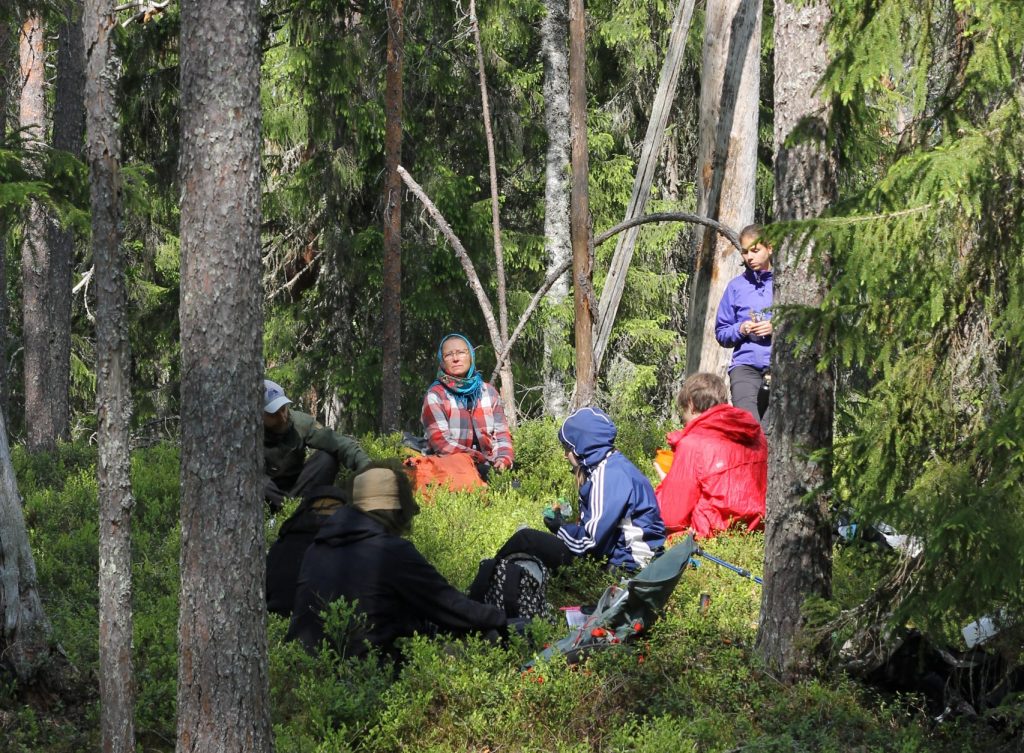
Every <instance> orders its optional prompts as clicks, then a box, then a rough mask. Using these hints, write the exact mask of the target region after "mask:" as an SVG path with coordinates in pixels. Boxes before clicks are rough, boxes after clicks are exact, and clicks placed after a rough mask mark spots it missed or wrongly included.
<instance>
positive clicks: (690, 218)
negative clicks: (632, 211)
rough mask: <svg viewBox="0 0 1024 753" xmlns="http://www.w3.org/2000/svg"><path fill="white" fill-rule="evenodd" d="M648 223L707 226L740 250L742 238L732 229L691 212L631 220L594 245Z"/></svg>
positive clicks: (597, 239)
mask: <svg viewBox="0 0 1024 753" xmlns="http://www.w3.org/2000/svg"><path fill="white" fill-rule="evenodd" d="M648 222H692V223H694V224H697V225H706V226H707V227H709V228H711V229H713V230H717V231H718V232H719V233H721V234H722V235H723V236H725V239H726V240H728V241H729V243H731V244H732V245H734V246H735V247H736V248H737V250H739V249H740V236H739V234H738V233H737V232H736V231H735V230H733V229H732V228H731V227H729V226H728V225H723V224H722V223H721V222H718V221H717V220H712V219H711V218H710V217H703V216H701V215H699V214H690V213H689V212H652V213H651V214H645V215H644V216H643V217H634V218H633V219H631V220H626V221H625V222H622V223H619V224H618V225H616V226H615V227H612V228H610V229H608V230H605V231H604V232H603V233H601V234H600V235H599V236H597V238H595V239H594V245H595V246H600V245H601V244H602V243H604V242H605V241H606V240H608V239H609V238H612V237H614V236H616V235H618V234H619V233H621V232H622V231H623V230H628V229H629V228H631V227H636V226H637V225H646V224H647V223H648Z"/></svg>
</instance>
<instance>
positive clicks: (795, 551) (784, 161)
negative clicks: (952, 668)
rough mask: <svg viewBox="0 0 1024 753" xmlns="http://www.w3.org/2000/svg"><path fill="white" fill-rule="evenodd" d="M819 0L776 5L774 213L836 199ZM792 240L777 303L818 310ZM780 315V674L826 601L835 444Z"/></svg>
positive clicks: (768, 550) (773, 598) (811, 276)
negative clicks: (810, 609) (805, 618)
mask: <svg viewBox="0 0 1024 753" xmlns="http://www.w3.org/2000/svg"><path fill="white" fill-rule="evenodd" d="M828 17H829V10H828V6H827V4H826V3H825V2H823V1H822V0H818V2H814V3H808V4H804V5H803V6H802V7H799V8H798V7H796V5H795V4H794V3H793V2H790V1H789V0H778V2H776V4H775V217H776V219H777V220H794V219H808V218H812V217H816V216H818V215H819V214H821V212H822V211H823V210H824V209H825V208H826V207H828V206H829V204H830V203H831V202H832V201H834V199H835V196H836V162H835V159H834V156H833V155H832V154H831V153H830V152H829V149H828V147H827V146H826V145H825V144H824V142H823V138H824V133H825V124H826V121H827V119H828V110H827V106H826V105H825V104H824V103H823V102H821V100H820V99H819V98H818V97H817V96H816V94H815V87H816V86H817V84H818V81H819V80H820V79H821V76H822V75H823V74H824V71H825V66H826V64H827V51H826V48H825V43H824V38H823V35H824V29H825V25H826V23H827V21H828ZM801 121H804V123H803V124H802V125H803V127H805V126H806V124H807V123H809V122H813V123H814V124H815V126H816V127H817V128H818V129H819V131H820V135H821V137H822V138H821V139H820V140H811V141H807V140H803V141H801V142H800V143H798V144H795V145H787V144H786V139H787V138H788V137H789V136H790V134H791V133H792V132H793V130H794V128H796V127H797V124H798V123H801ZM801 246H802V244H801V242H800V239H799V238H788V239H786V241H785V242H784V243H782V244H781V246H780V247H779V248H778V249H777V250H776V253H775V258H774V262H775V263H774V273H775V278H774V285H775V288H774V305H775V306H793V305H804V306H816V305H818V304H820V303H821V301H822V300H823V298H824V295H825V292H826V288H825V283H824V280H823V279H822V277H821V276H820V274H819V273H818V271H817V270H816V269H815V268H814V267H812V264H811V261H812V259H811V256H812V255H811V252H812V249H811V248H801ZM788 331H789V327H788V326H787V323H786V320H785V317H781V318H779V319H778V324H777V326H776V327H775V331H774V332H773V336H772V393H771V411H770V414H771V416H772V417H773V418H772V421H773V425H772V426H771V427H769V429H770V436H771V444H770V453H769V464H768V512H767V517H766V524H765V526H766V527H765V570H764V572H765V576H764V589H763V595H762V601H761V620H760V626H759V629H758V635H757V645H758V648H759V650H760V651H761V653H762V655H763V656H764V658H765V660H766V662H767V663H768V665H769V666H771V667H773V668H775V669H776V670H778V671H780V672H781V673H782V674H783V675H784V676H786V677H792V676H794V675H797V674H800V673H801V672H802V671H804V670H805V669H806V666H807V659H808V657H806V656H805V655H804V652H803V651H802V650H801V648H800V646H799V644H798V642H797V641H796V640H795V638H796V636H797V634H798V632H799V630H800V627H801V625H802V619H801V613H800V612H801V607H802V605H803V603H804V600H805V599H806V598H807V597H808V596H821V597H828V596H829V595H830V593H831V583H832V534H831V526H830V524H829V513H828V503H827V499H826V495H825V493H824V491H823V490H824V488H825V486H826V485H827V483H828V481H829V475H830V468H829V467H828V465H826V464H824V463H823V462H822V461H820V460H818V459H812V454H814V453H818V452H820V451H822V450H826V451H827V450H829V449H830V448H831V445H832V418H833V404H834V398H835V394H834V393H835V388H834V384H833V378H832V374H831V372H830V371H828V370H826V371H824V372H820V373H819V372H818V370H817V369H816V368H815V366H816V364H817V363H818V362H819V361H820V359H821V355H822V345H821V344H815V345H814V346H812V347H810V348H807V349H805V350H802V351H797V349H796V347H795V343H794V342H793V341H792V340H791V339H790V338H789V337H787V334H788Z"/></svg>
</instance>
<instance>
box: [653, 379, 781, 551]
mask: <svg viewBox="0 0 1024 753" xmlns="http://www.w3.org/2000/svg"><path fill="white" fill-rule="evenodd" d="M677 403H678V405H679V410H680V412H681V413H682V416H683V423H684V426H683V428H682V429H680V430H677V431H673V432H671V433H669V434H668V435H667V437H666V439H667V440H668V443H669V445H670V446H671V447H672V449H673V450H674V452H675V456H674V457H673V459H672V467H671V468H670V469H669V472H668V474H667V475H666V476H665V478H664V479H663V480H662V482H661V483H660V484H659V485H658V488H657V489H656V490H655V494H657V496H658V505H659V506H660V507H661V517H662V519H663V520H664V521H665V527H666V528H667V529H668V531H669V532H670V533H675V532H679V531H687V530H690V529H692V530H693V532H694V534H695V535H696V536H697V537H698V538H701V537H707V536H713V535H714V534H715V533H716V532H717V531H723V530H725V529H726V528H728V527H729V526H730V525H732V524H733V523H744V524H745V525H746V526H747V529H748V530H753V529H755V528H757V527H759V526H760V525H762V524H763V522H764V514H765V495H766V492H767V489H768V443H767V441H766V440H765V436H764V432H763V431H762V430H761V425H760V424H759V423H758V421H757V419H756V418H754V416H753V415H751V413H750V412H749V411H747V410H744V409H742V408H736V407H733V406H731V405H729V404H728V393H727V390H726V386H725V382H724V381H723V380H722V379H721V378H720V377H718V376H716V375H715V374H707V373H700V374H694V375H693V376H691V377H689V378H688V379H687V380H686V381H685V382H684V383H683V388H682V389H681V390H680V391H679V397H678V398H677Z"/></svg>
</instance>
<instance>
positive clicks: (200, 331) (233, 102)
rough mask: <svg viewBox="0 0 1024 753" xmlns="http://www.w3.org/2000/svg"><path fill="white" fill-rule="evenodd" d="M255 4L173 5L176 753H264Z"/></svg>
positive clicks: (268, 742)
mask: <svg viewBox="0 0 1024 753" xmlns="http://www.w3.org/2000/svg"><path fill="white" fill-rule="evenodd" d="M259 44H260V23H259V3H258V2H257V0H183V2H182V5H181V121H182V137H181V161H180V165H179V180H180V185H181V190H182V200H181V257H182V258H181V266H182V270H181V313H180V318H181V348H182V380H181V425H182V429H181V598H180V616H179V621H178V644H179V657H178V739H177V750H178V751H179V753H185V752H186V751H188V752H189V753H192V752H195V753H198V752H200V751H202V752H203V753H219V752H220V751H238V752H241V751H256V753H259V752H260V751H269V750H270V749H271V747H272V738H271V728H270V709H269V691H268V678H267V634H266V603H265V596H264V556H265V543H264V536H263V495H262V493H261V492H262V489H261V484H260V470H261V469H260V466H261V461H262V453H263V448H262V437H261V432H262V430H261V423H260V416H261V415H262V401H261V397H262V394H263V393H262V389H261V384H262V383H261V379H262V377H263V373H262V372H263V365H262V362H261V361H262V359H261V347H262V333H263V312H262V307H261V304H262V295H261V290H260V236H259V228H260V97H259V95H260V46H259Z"/></svg>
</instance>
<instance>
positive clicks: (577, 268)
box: [569, 0, 597, 409]
mask: <svg viewBox="0 0 1024 753" xmlns="http://www.w3.org/2000/svg"><path fill="white" fill-rule="evenodd" d="M586 66H587V59H586V12H585V10H584V8H583V0H569V131H570V134H571V140H572V190H571V193H570V198H569V227H570V234H571V238H572V279H573V294H574V299H575V303H574V311H575V315H576V330H575V331H576V391H575V395H574V398H573V408H574V409H575V408H579V407H581V406H584V405H591V404H592V403H593V402H594V395H595V393H596V391H597V374H596V372H595V371H594V346H593V342H594V304H593V300H594V289H593V274H594V270H593V265H592V264H591V253H590V250H591V245H590V224H591V220H590V196H589V193H588V188H587V177H588V174H589V172H590V158H589V155H588V153H587V85H586Z"/></svg>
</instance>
